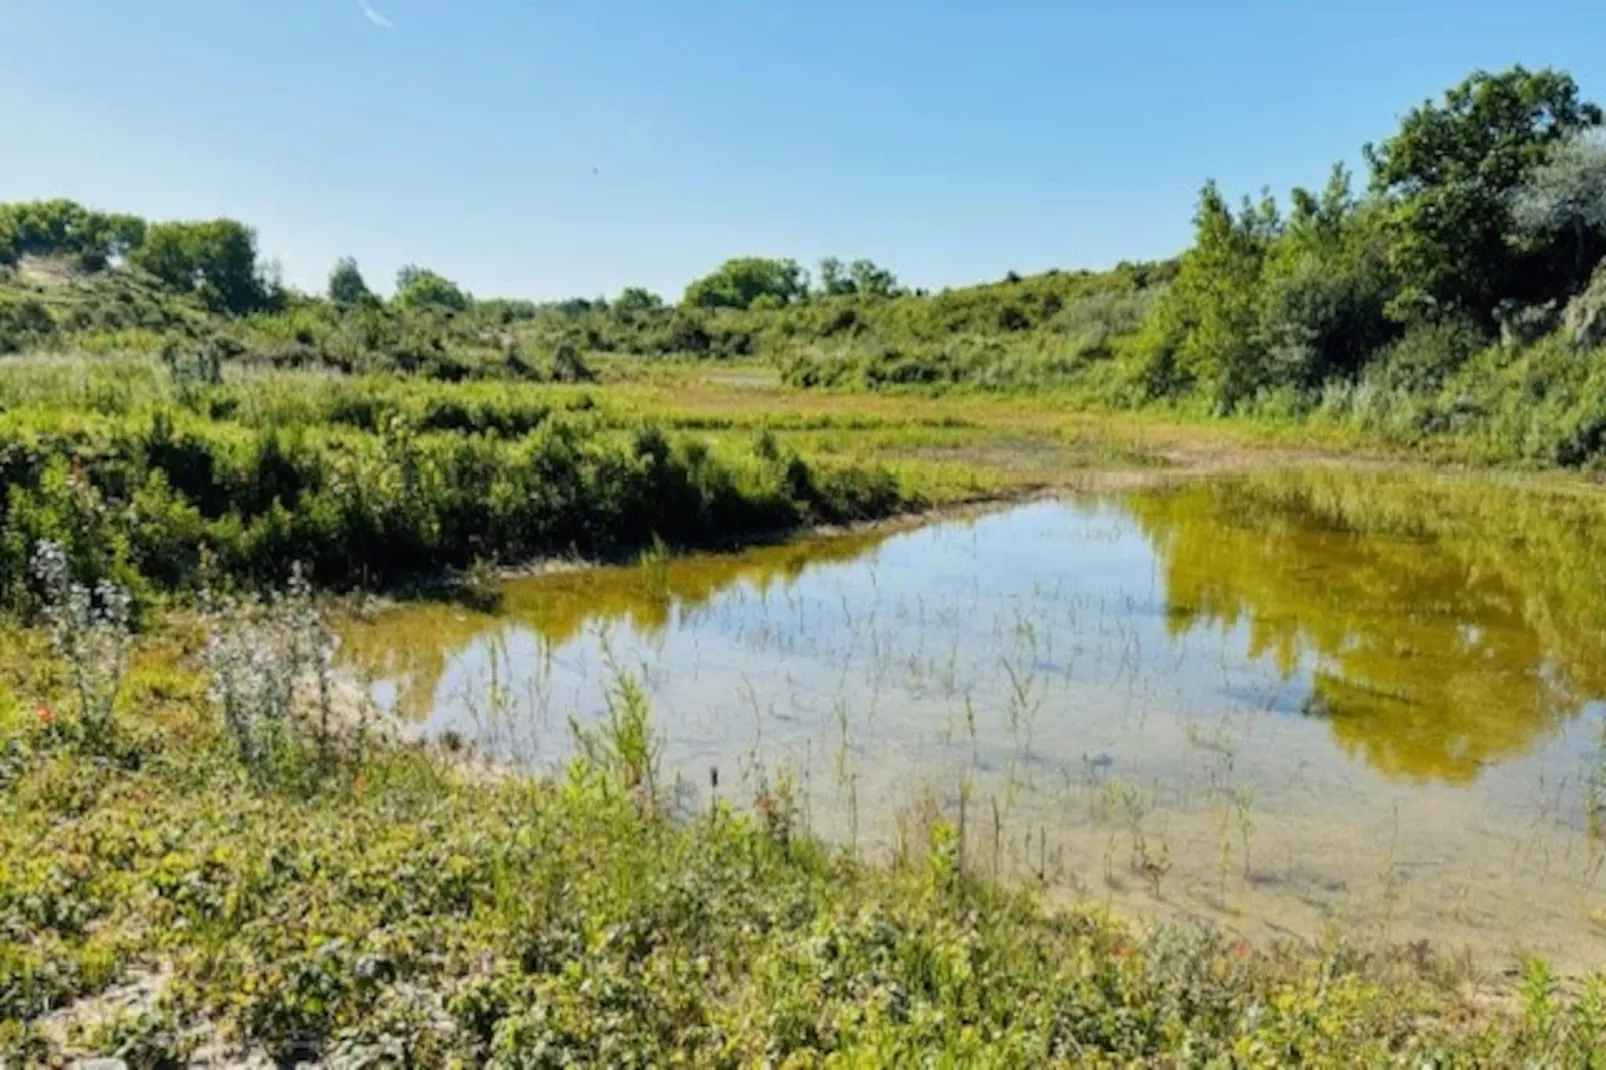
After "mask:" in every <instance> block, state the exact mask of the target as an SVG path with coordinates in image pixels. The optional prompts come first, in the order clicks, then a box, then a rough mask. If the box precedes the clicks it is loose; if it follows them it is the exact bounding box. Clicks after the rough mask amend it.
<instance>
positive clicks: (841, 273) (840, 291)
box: [820, 256, 853, 297]
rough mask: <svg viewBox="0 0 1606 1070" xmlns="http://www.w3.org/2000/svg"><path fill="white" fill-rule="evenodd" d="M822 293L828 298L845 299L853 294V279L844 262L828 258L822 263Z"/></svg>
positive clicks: (831, 257) (832, 257)
mask: <svg viewBox="0 0 1606 1070" xmlns="http://www.w3.org/2000/svg"><path fill="white" fill-rule="evenodd" d="M820 293H822V294H824V295H825V296H826V297H844V296H846V295H848V294H851V293H853V278H852V276H851V275H849V274H848V273H847V270H846V269H845V268H844V267H843V265H842V261H840V260H838V259H837V258H836V257H834V256H828V257H826V258H825V259H824V260H821V261H820Z"/></svg>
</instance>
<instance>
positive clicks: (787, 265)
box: [685, 256, 808, 308]
mask: <svg viewBox="0 0 1606 1070" xmlns="http://www.w3.org/2000/svg"><path fill="white" fill-rule="evenodd" d="M807 293H808V280H807V278H806V276H805V274H804V272H803V269H802V268H800V267H799V266H798V264H797V261H795V260H770V259H766V258H764V257H757V256H747V257H737V258H736V259H733V260H727V261H725V263H724V264H722V265H721V266H720V268H719V270H718V271H715V272H714V273H713V274H712V275H708V276H706V277H705V278H701V279H698V280H697V281H696V282H694V283H692V284H691V285H690V286H688V287H686V298H685V303H686V304H687V305H690V306H692V307H694V308H751V307H752V306H753V302H755V301H757V300H758V299H759V298H760V297H764V296H766V295H767V296H770V297H773V298H775V299H776V300H777V301H779V302H780V303H781V304H783V305H787V304H791V303H792V302H794V301H797V300H800V299H802V298H803V297H804V296H805V295H807Z"/></svg>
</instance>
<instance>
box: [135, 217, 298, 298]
mask: <svg viewBox="0 0 1606 1070" xmlns="http://www.w3.org/2000/svg"><path fill="white" fill-rule="evenodd" d="M129 263H130V264H132V265H133V266H135V267H137V268H139V269H141V270H143V271H146V272H148V273H150V274H151V275H154V276H156V278H157V279H159V280H161V282H163V283H164V284H165V285H167V286H168V287H170V288H172V289H174V290H178V291H180V292H182V293H194V294H197V295H199V296H200V298H201V300H203V301H204V302H206V304H207V305H209V306H210V307H212V308H213V309H215V310H217V311H219V312H229V313H235V314H239V313H244V312H249V311H251V310H252V309H254V308H257V307H259V306H261V304H262V303H263V302H264V301H265V300H266V298H267V291H266V288H265V287H264V285H263V282H262V279H261V277H260V275H259V273H258V270H257V245H256V232H255V231H253V230H252V229H251V228H250V227H248V226H246V225H245V224H243V223H238V222H235V221H234V220H232V219H214V220H212V221H210V222H205V223H155V224H152V225H151V226H150V227H149V228H148V229H147V230H146V232H145V240H144V241H143V242H142V243H140V245H139V247H138V248H137V249H135V250H133V252H132V253H130V254H129Z"/></svg>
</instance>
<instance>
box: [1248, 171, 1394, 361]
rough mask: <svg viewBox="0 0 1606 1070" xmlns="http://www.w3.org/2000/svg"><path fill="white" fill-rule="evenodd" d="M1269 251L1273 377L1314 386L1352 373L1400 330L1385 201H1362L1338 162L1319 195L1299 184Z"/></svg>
mask: <svg viewBox="0 0 1606 1070" xmlns="http://www.w3.org/2000/svg"><path fill="white" fill-rule="evenodd" d="M1292 200H1293V209H1292V212H1291V213H1290V215H1289V218H1288V222H1287V224H1286V225H1285V226H1284V227H1283V230H1282V233H1281V234H1280V235H1279V236H1278V238H1277V239H1276V241H1275V242H1274V243H1272V245H1271V246H1270V248H1269V249H1268V254H1267V260H1266V266H1265V275H1264V278H1263V280H1262V284H1261V294H1260V327H1259V333H1260V336H1261V340H1262V342H1263V344H1264V345H1265V346H1266V347H1267V353H1266V357H1267V360H1268V365H1267V372H1268V376H1269V378H1270V380H1271V381H1272V382H1275V383H1281V384H1288V385H1293V386H1298V387H1301V388H1314V387H1316V386H1318V385H1320V383H1321V382H1322V381H1323V380H1325V379H1327V378H1330V377H1333V376H1352V375H1354V374H1355V373H1357V372H1359V371H1360V369H1361V367H1362V365H1363V364H1364V363H1365V362H1366V361H1367V359H1368V358H1369V357H1370V356H1371V354H1372V353H1373V352H1375V351H1376V350H1377V349H1379V348H1381V347H1382V346H1384V345H1386V344H1387V343H1388V342H1390V341H1392V340H1393V338H1394V337H1395V336H1396V334H1397V333H1398V328H1397V327H1396V325H1395V324H1393V323H1392V322H1391V321H1390V320H1389V318H1388V315H1387V306H1388V302H1389V298H1390V297H1391V295H1392V294H1393V293H1394V289H1395V280H1394V276H1393V273H1392V271H1391V270H1390V269H1389V265H1388V239H1387V234H1386V232H1385V228H1384V219H1383V212H1382V205H1381V204H1380V203H1379V202H1376V201H1371V202H1361V201H1358V200H1357V199H1356V198H1355V196H1354V194H1353V192H1352V191H1351V188H1350V176H1349V173H1348V172H1347V171H1346V170H1345V169H1344V168H1343V167H1342V166H1338V167H1334V168H1333V172H1332V175H1331V177H1330V178H1329V179H1328V183H1327V186H1326V188H1325V189H1324V190H1323V191H1322V192H1321V193H1320V194H1319V195H1317V194H1312V193H1310V192H1308V191H1307V190H1303V189H1296V190H1294V192H1293V197H1292Z"/></svg>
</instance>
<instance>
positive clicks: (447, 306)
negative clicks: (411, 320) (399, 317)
mask: <svg viewBox="0 0 1606 1070" xmlns="http://www.w3.org/2000/svg"><path fill="white" fill-rule="evenodd" d="M396 303H397V304H398V305H400V306H401V307H402V308H404V309H406V310H408V311H411V312H420V311H428V310H433V311H437V312H446V313H448V314H450V313H457V312H466V311H468V307H469V305H470V304H472V303H473V299H472V298H470V297H469V296H468V294H466V293H464V292H463V291H462V290H461V289H459V288H458V285H457V283H455V282H453V281H452V280H450V279H448V278H446V277H445V276H444V275H440V274H437V273H436V272H434V271H431V270H429V269H428V268H421V267H418V266H417V265H416V264H408V265H407V266H406V267H404V268H402V269H401V270H400V271H398V272H397V273H396Z"/></svg>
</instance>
